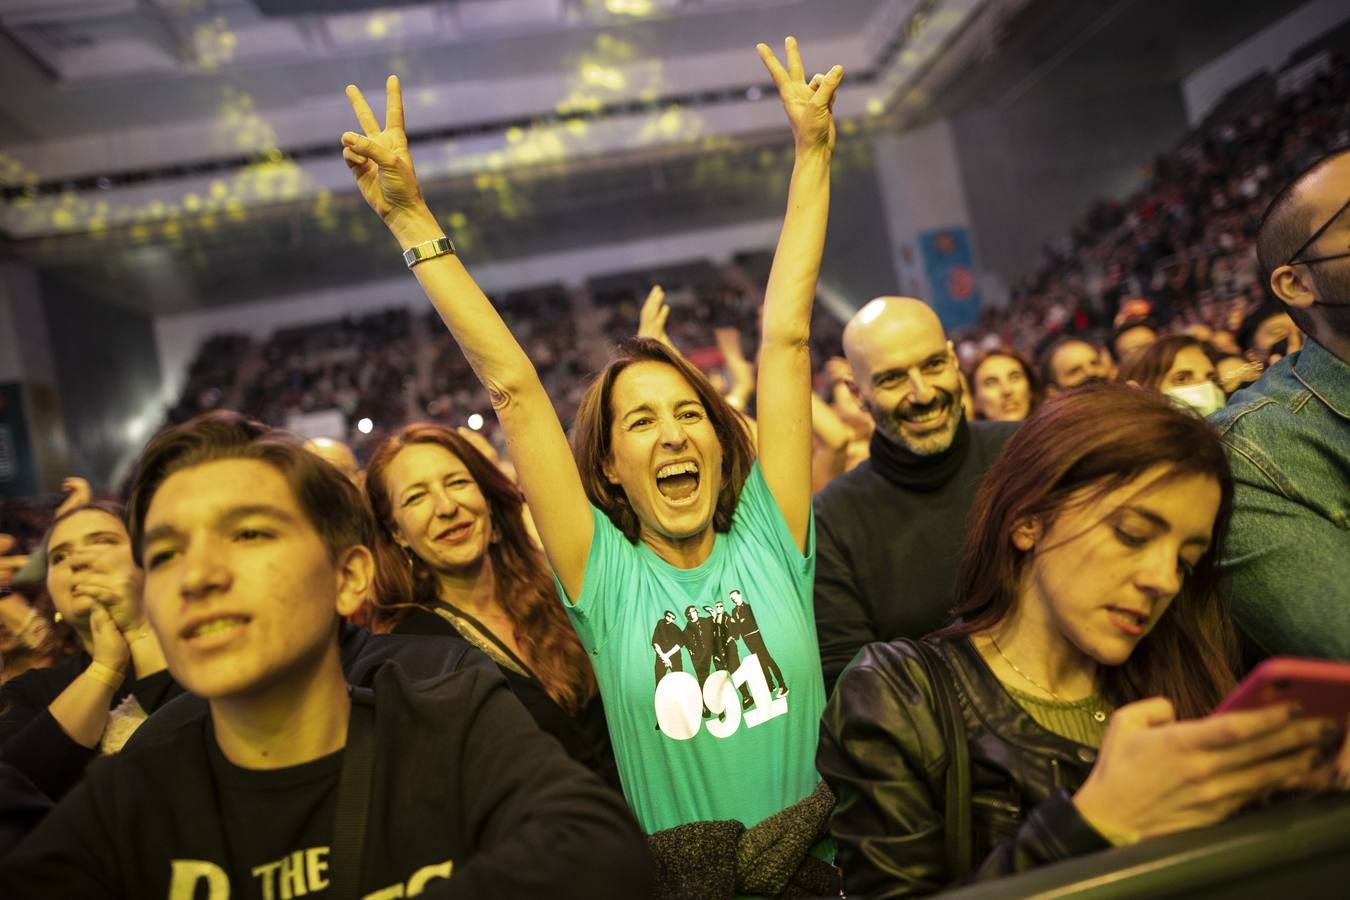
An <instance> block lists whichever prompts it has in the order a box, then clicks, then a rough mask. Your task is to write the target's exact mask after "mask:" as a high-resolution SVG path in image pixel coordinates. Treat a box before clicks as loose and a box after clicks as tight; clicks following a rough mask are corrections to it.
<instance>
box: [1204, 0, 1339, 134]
mask: <svg viewBox="0 0 1350 900" xmlns="http://www.w3.org/2000/svg"><path fill="white" fill-rule="evenodd" d="M1347 21H1350V3H1346V2H1345V0H1312V2H1310V3H1306V4H1304V5H1303V6H1301V7H1299V8H1298V9H1297V10H1295V11H1294V12H1292V13H1290V14H1289V15H1287V16H1285V17H1284V18H1282V19H1280V20H1279V21H1277V22H1275V23H1274V24H1273V25H1271V26H1269V27H1268V28H1263V29H1262V30H1261V31H1259V32H1257V33H1256V34H1254V35H1252V36H1251V37H1250V38H1248V39H1247V40H1245V41H1243V42H1242V43H1240V44H1238V45H1237V46H1236V47H1234V48H1232V49H1231V50H1229V51H1228V52H1227V53H1224V54H1223V55H1222V56H1220V57H1218V58H1217V59H1215V60H1213V61H1212V62H1210V63H1208V64H1207V65H1205V66H1202V67H1201V68H1199V69H1197V70H1196V71H1195V72H1194V73H1192V74H1191V75H1190V76H1189V77H1187V78H1186V80H1185V81H1184V82H1182V85H1181V93H1182V96H1183V97H1184V99H1185V104H1186V120H1187V121H1188V122H1190V124H1191V125H1198V124H1199V123H1200V122H1201V121H1202V120H1203V119H1204V118H1205V115H1206V114H1207V113H1208V112H1209V111H1210V110H1211V109H1213V108H1214V105H1215V104H1216V103H1218V102H1219V101H1220V100H1222V99H1223V95H1224V94H1225V93H1227V91H1228V90H1229V88H1232V87H1233V86H1234V85H1238V84H1241V83H1242V82H1244V81H1246V80H1247V79H1248V78H1250V77H1251V76H1253V75H1256V74H1257V73H1259V72H1263V71H1278V70H1279V69H1280V68H1282V67H1283V66H1284V65H1285V64H1286V63H1288V62H1290V61H1291V60H1290V59H1289V55H1290V54H1291V53H1292V52H1293V51H1295V50H1297V49H1298V48H1299V47H1301V46H1303V45H1304V44H1306V43H1308V42H1309V41H1313V40H1316V39H1317V38H1318V37H1320V36H1322V35H1323V34H1326V33H1327V32H1328V31H1331V30H1332V29H1334V28H1336V27H1337V26H1339V25H1341V24H1342V23H1345V22H1347Z"/></svg>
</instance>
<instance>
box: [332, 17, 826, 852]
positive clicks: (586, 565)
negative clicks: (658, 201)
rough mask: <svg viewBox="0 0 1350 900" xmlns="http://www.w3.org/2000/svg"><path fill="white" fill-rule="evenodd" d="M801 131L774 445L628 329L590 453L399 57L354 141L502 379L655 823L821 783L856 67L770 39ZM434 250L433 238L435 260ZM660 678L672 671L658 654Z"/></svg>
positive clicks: (565, 590)
mask: <svg viewBox="0 0 1350 900" xmlns="http://www.w3.org/2000/svg"><path fill="white" fill-rule="evenodd" d="M758 51H759V55H760V57H761V59H762V60H763V62H764V65H765V66H766V68H767V69H768V70H769V73H770V74H771V75H772V77H773V79H774V82H775V83H776V84H777V86H778V90H779V93H780V96H781V98H782V101H783V106H784V108H785V110H786V112H787V116H788V120H789V123H790V125H791V127H792V133H793V138H794V141H795V150H796V155H795V163H794V166H793V170H792V178H791V182H790V186H789V190H788V208H787V214H786V216H785V219H784V222H783V230H782V233H781V236H780V237H779V241H778V247H777V251H776V253H775V256H774V263H773V268H772V270H771V272H770V275H769V283H768V287H767V289H766V292H765V311H764V324H763V337H762V346H761V351H760V356H759V372H758V397H759V405H758V413H759V447H760V454H759V457H758V459H755V457H754V455H753V451H752V449H751V443H750V439H749V435H748V434H747V432H746V430H745V428H744V426H743V425H742V424H741V420H740V419H739V417H738V416H737V415H736V413H735V411H734V410H732V409H731V408H730V407H729V406H728V405H727V404H726V402H725V401H724V400H722V399H721V398H720V397H718V396H717V394H716V392H715V391H714V390H713V389H712V387H711V385H710V384H709V383H708V381H707V379H706V378H704V377H703V375H702V374H701V373H699V372H698V371H697V370H696V369H694V368H693V367H691V366H690V365H688V364H687V363H685V362H684V361H683V360H682V359H680V358H679V357H678V356H677V355H675V354H672V353H671V352H670V351H669V350H668V349H667V348H665V347H664V346H663V345H661V344H660V343H658V342H656V341H652V340H642V339H637V340H633V341H629V342H626V343H625V344H624V345H623V346H622V347H621V348H620V350H619V354H618V356H617V358H616V359H614V360H613V361H612V362H611V363H610V364H609V365H608V366H607V367H606V368H605V369H604V370H603V371H602V372H601V373H600V375H599V377H598V378H597V379H596V380H595V382H594V383H593V384H592V385H591V387H590V389H589V391H588V393H587V395H586V397H585V399H584V400H583V402H582V407H581V411H580V412H579V414H578V419H577V426H576V436H575V441H576V463H575V464H574V463H573V462H572V461H571V459H572V456H571V453H570V452H569V447H568V444H567V438H566V436H565V434H564V432H563V428H562V426H561V425H560V423H559V422H558V419H557V416H556V414H555V413H554V412H553V409H552V406H551V403H550V401H549V398H548V395H547V394H546V393H545V391H544V387H543V385H542V383H541V382H540V380H539V377H538V375H537V373H536V372H535V370H534V367H533V366H532V365H531V363H530V361H529V359H528V358H527V357H526V355H525V353H524V351H523V350H522V349H521V347H520V345H519V344H518V343H517V342H516V341H515V340H514V338H513V337H512V336H511V334H510V332H509V331H508V330H507V327H506V325H505V324H504V323H503V321H502V319H501V317H500V316H499V315H498V314H497V312H496V310H494V309H493V307H492V305H491V302H490V301H489V300H488V299H487V297H485V296H484V295H483V292H482V291H481V290H480V289H479V288H478V286H477V285H476V284H475V283H474V281H473V279H472V278H471V277H470V276H469V274H468V272H467V271H466V270H465V268H464V266H463V265H462V264H461V262H460V260H459V258H458V257H457V256H455V255H454V253H453V251H452V250H451V249H450V248H449V247H448V246H447V245H446V244H445V243H443V242H441V243H438V242H439V241H440V240H441V239H442V238H443V237H444V233H443V230H442V228H441V226H440V225H438V224H437V222H436V218H435V216H434V215H433V214H432V213H431V211H430V210H429V209H428V208H427V206H426V204H425V202H424V201H423V198H422V195H421V192H420V189H419V187H418V184H417V179H416V176H415V174H414V172H413V165H412V160H411V158H410V155H409V152H408V144H407V137H406V135H405V133H404V130H403V103H402V97H401V92H400V87H399V83H398V80H397V78H395V77H390V79H389V80H388V83H387V86H386V90H387V109H386V119H385V124H384V127H383V128H381V126H380V124H379V122H378V120H377V119H376V117H375V114H374V113H373V111H372V110H371V108H370V106H369V105H368V104H367V102H366V100H365V98H364V97H363V96H362V95H361V92H360V91H359V90H358V89H357V88H356V87H355V86H349V87H348V88H347V96H348V99H349V100H350V101H351V103H352V107H353V109H354V111H355V113H356V117H357V120H358V122H359V124H360V126H361V128H362V130H363V131H364V134H356V133H354V132H347V133H345V134H344V135H343V136H342V143H343V157H344V159H345V160H346V161H347V164H348V166H349V168H350V169H351V171H352V174H353V176H354V177H355V179H356V182H357V185H358V186H359V188H360V189H361V192H362V194H363V196H364V197H365V199H366V201H367V202H368V203H369V204H370V206H371V208H372V209H374V210H375V212H376V213H377V214H379V216H380V218H381V219H382V220H383V221H384V222H385V224H386V225H387V226H388V227H389V229H390V231H391V232H392V233H393V235H394V236H395V238H397V239H398V241H399V244H400V245H401V247H402V248H403V249H404V251H405V254H407V255H408V256H409V258H410V259H411V261H412V262H413V263H415V266H414V269H413V271H414V274H415V275H416V276H417V279H418V281H419V283H420V284H421V285H422V288H423V290H424V291H425V292H426V294H427V296H428V298H429V299H430V300H431V302H432V305H433V306H435V308H436V310H437V311H438V312H439V313H440V315H441V318H442V319H443V320H444V321H445V323H446V325H447V326H448V327H449V329H450V331H451V333H452V334H453V335H454V338H455V340H456V342H457V343H458V344H459V346H460V348H461V349H462V350H463V351H464V354H465V356H466V357H467V358H468V360H469V362H470V363H471V365H472V366H473V369H474V372H475V373H476V374H477V376H478V378H479V380H480V381H481V382H482V383H483V385H484V386H485V387H486V388H487V390H488V392H489V394H490V396H491V397H492V402H493V405H494V407H495V408H496V410H497V415H498V417H499V419H500V421H501V424H502V428H503V430H504V432H505V434H506V438H507V443H508V445H509V448H510V453H511V457H512V459H513V460H514V461H515V464H516V468H517V472H518V474H519V477H520V484H521V487H522V488H523V490H524V493H525V497H526V499H527V501H528V502H529V505H530V509H531V511H532V513H533V515H534V519H535V523H536V525H537V527H538V530H539V535H540V538H541V540H542V541H543V544H544V550H545V552H546V554H547V556H548V560H549V563H550V565H551V566H552V568H553V572H554V575H555V578H556V581H557V585H558V588H559V591H560V593H561V594H562V595H563V597H564V598H565V602H566V605H567V611H568V613H569V615H570V616H571V619H572V622H573V625H574V626H575V627H576V629H577V632H578V634H579V635H580V637H581V640H582V644H583V646H585V647H586V649H587V651H588V652H589V653H590V654H591V658H592V661H593V663H594V666H595V672H596V676H597V679H598V681H599V684H600V688H601V693H602V694H603V696H604V700H605V709H606V714H607V717H608V721H609V729H610V733H611V735H612V737H613V743H614V750H615V756H616V758H617V761H618V764H619V772H620V776H621V779H622V782H623V787H624V792H625V795H626V796H627V798H628V801H629V803H630V804H631V806H632V807H633V810H634V812H635V813H636V814H637V816H638V819H639V820H640V821H641V822H642V824H643V826H644V827H645V828H646V829H647V831H648V832H649V833H652V832H657V831H660V830H662V829H667V828H671V827H673V826H678V825H683V824H686V823H690V822H695V821H703V820H728V819H734V820H738V821H739V822H741V823H743V824H744V825H746V826H751V825H754V824H755V823H758V822H760V821H761V820H763V819H765V818H766V817H768V816H771V815H772V814H773V813H776V812H778V811H779V810H782V809H784V808H785V807H788V806H790V805H792V804H794V803H797V802H798V801H801V800H803V799H804V798H806V797H808V795H810V794H811V793H812V792H813V790H814V789H815V788H816V786H817V784H818V783H819V776H818V775H817V774H816V771H815V767H814V765H813V760H814V754H815V747H816V742H817V737H818V730H819V719H820V713H821V710H822V708H823V706H824V699H825V698H824V690H823V686H822V681H821V674H820V661H819V654H818V651H817V648H816V639H815V623H814V620H813V616H812V610H811V585H812V578H813V574H814V569H815V559H814V556H813V548H812V543H813V541H812V523H811V473H810V462H811V403H810V394H811V383H810V378H811V369H810V359H809V353H808V337H809V326H810V313H811V303H812V300H813V298H814V294H815V287H816V278H817V275H818V273H819V269H820V257H821V251H822V249H823V247H824V242H825V224H826V220H827V218H828V213H829V175H830V159H831V156H832V154H833V150H834V138H835V128H834V121H833V114H832V105H833V100H834V95H835V90H836V88H837V87H838V86H839V82H840V80H841V79H842V78H843V69H842V68H841V67H839V66H835V67H834V68H832V69H831V70H830V71H829V72H828V73H827V74H825V75H816V76H815V77H813V78H812V79H811V80H810V81H809V82H808V81H807V80H806V78H805V74H804V69H803V66H802V60H801V55H800V53H799V52H798V49H797V44H796V41H795V40H794V39H793V38H788V39H787V42H786V59H787V65H786V67H784V66H783V64H781V63H780V62H779V61H778V59H777V58H776V57H775V55H774V54H773V52H772V51H771V50H770V49H769V48H768V47H767V46H765V45H763V44H761V45H759V47H758ZM418 256H423V257H429V258H425V259H424V260H422V261H419V260H417V259H416V257H418ZM654 669H655V671H656V675H657V678H656V679H655V683H653V670H654Z"/></svg>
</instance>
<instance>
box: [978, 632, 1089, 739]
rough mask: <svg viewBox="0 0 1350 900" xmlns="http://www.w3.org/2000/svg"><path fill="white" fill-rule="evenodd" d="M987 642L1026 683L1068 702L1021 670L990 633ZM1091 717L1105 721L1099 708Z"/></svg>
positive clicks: (1063, 701) (1062, 701)
mask: <svg viewBox="0 0 1350 900" xmlns="http://www.w3.org/2000/svg"><path fill="white" fill-rule="evenodd" d="M989 643H991V644H993V645H994V652H996V653H997V654H998V655H999V656H1001V657H1002V658H1003V661H1004V662H1005V663H1007V664H1008V665H1009V666H1012V670H1013V671H1014V672H1016V673H1017V674H1018V675H1021V676H1022V677H1023V678H1024V679H1026V681H1027V683H1029V684H1031V685H1033V686H1034V687H1035V688H1036V689H1037V690H1039V691H1043V692H1045V693H1047V694H1049V695H1050V696H1051V697H1052V698H1054V699H1055V700H1057V701H1058V702H1060V703H1067V702H1068V701H1067V700H1065V699H1064V698H1063V697H1061V696H1060V695H1059V694H1056V693H1055V692H1054V691H1052V690H1050V689H1049V688H1048V687H1046V686H1045V685H1043V684H1041V683H1040V682H1039V681H1037V680H1036V679H1034V678H1032V677H1031V676H1030V675H1028V674H1027V673H1026V672H1023V671H1022V670H1021V669H1020V668H1018V666H1017V663H1015V662H1013V661H1012V660H1011V659H1009V658H1008V654H1006V653H1004V652H1003V648H1002V647H1000V646H999V645H998V640H997V639H996V638H995V637H994V636H993V635H992V634H991V635H989ZM1092 718H1093V719H1094V720H1095V721H1097V722H1105V721H1106V713H1104V712H1102V711H1101V710H1100V709H1095V710H1093V711H1092Z"/></svg>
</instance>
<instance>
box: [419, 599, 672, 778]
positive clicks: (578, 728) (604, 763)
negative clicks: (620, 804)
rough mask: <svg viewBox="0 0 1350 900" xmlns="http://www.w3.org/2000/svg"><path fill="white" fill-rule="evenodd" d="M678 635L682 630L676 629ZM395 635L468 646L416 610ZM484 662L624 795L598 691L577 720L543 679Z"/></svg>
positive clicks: (572, 750) (449, 629) (542, 725)
mask: <svg viewBox="0 0 1350 900" xmlns="http://www.w3.org/2000/svg"><path fill="white" fill-rule="evenodd" d="M676 633H677V634H678V633H679V630H678V629H676ZM393 635H394V636H396V637H404V636H407V635H436V636H443V637H445V638H447V639H452V640H454V641H457V642H464V638H462V637H461V636H460V634H459V632H458V631H456V630H455V626H453V625H451V624H450V623H449V622H447V621H446V620H445V619H442V618H441V617H440V616H438V615H436V613H434V612H432V611H431V610H429V609H412V610H410V611H409V613H408V615H407V617H406V618H405V619H404V620H403V621H402V622H401V623H399V625H398V627H397V628H395V629H394V631H393ZM483 658H484V659H485V660H487V661H488V662H489V663H491V664H492V665H493V666H494V667H495V668H496V669H497V670H498V671H499V672H501V673H502V675H503V676H505V678H506V684H507V686H509V687H510V688H511V692H512V693H514V694H515V695H516V697H517V699H519V700H520V702H521V703H522V704H523V705H524V706H525V709H526V710H527V711H528V712H529V714H530V715H531V716H533V717H534V721H535V722H537V723H538V724H539V727H540V728H542V729H543V730H544V731H545V732H546V733H547V734H551V735H553V736H554V737H555V738H557V739H558V743H560V744H562V745H563V749H564V750H566V751H567V755H568V756H570V757H572V758H573V759H575V760H576V761H577V762H579V763H581V764H582V765H583V766H585V767H586V768H588V769H590V770H591V771H592V772H594V773H595V774H597V775H599V776H600V778H601V780H603V781H604V782H605V784H607V785H609V786H610V787H612V788H614V790H616V791H618V792H620V793H623V787H622V785H620V784H619V768H618V765H617V764H616V763H615V762H614V749H613V747H611V746H610V743H609V725H608V724H607V723H606V722H605V705H604V702H603V701H602V700H601V699H600V692H599V691H597V692H596V693H595V696H594V697H592V698H591V699H590V702H589V703H587V704H586V706H585V707H584V708H583V709H582V710H581V711H580V712H579V713H577V714H576V715H575V716H573V715H569V714H568V712H567V710H565V709H563V708H562V707H561V706H559V705H558V703H557V701H555V700H554V699H553V698H552V697H550V696H549V695H548V691H546V690H544V685H543V684H541V683H540V681H539V679H537V678H533V677H531V676H529V675H522V674H520V673H519V672H515V671H512V670H511V669H508V668H505V667H502V666H498V665H496V663H492V661H491V659H490V657H488V656H487V655H486V654H483Z"/></svg>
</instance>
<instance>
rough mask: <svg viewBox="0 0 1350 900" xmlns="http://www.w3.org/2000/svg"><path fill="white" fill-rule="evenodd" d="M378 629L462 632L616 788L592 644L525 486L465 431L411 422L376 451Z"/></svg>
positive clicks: (370, 472)
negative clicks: (539, 530)
mask: <svg viewBox="0 0 1350 900" xmlns="http://www.w3.org/2000/svg"><path fill="white" fill-rule="evenodd" d="M365 490H366V499H367V501H368V502H369V503H370V507H371V510H372V511H373V512H374V513H375V519H376V522H377V523H378V524H379V528H378V530H377V531H376V534H375V545H374V547H373V548H372V549H373V550H374V552H375V600H374V602H373V603H372V604H371V606H370V608H369V617H370V620H371V622H370V624H371V627H372V629H373V630H375V631H392V632H394V633H396V634H452V635H459V636H461V637H463V638H464V639H465V640H467V641H468V642H469V643H471V644H473V645H474V646H476V647H477V648H478V649H480V650H482V651H483V652H484V653H486V654H487V655H488V656H489V657H491V658H492V660H493V662H495V663H496V664H497V667H498V668H499V669H501V671H502V674H503V675H505V676H506V680H507V682H508V683H509V684H510V685H511V689H512V691H514V692H515V694H516V696H517V697H518V698H519V699H520V701H521V702H522V703H524V704H525V708H526V709H528V710H529V711H530V713H531V715H533V716H534V718H535V721H537V722H538V723H539V726H540V727H541V728H543V729H544V730H545V731H547V732H548V733H550V734H552V735H553V736H554V737H556V738H557V739H558V741H559V742H560V743H561V744H562V745H563V747H564V748H565V749H566V750H567V752H568V754H569V755H571V756H572V758H573V759H576V760H577V761H578V762H580V763H582V764H583V765H585V766H587V767H588V768H590V769H592V770H594V771H595V772H596V773H597V774H599V775H600V776H601V777H602V778H604V779H605V780H606V781H607V782H608V783H609V784H610V786H612V787H614V788H615V789H616V790H617V789H618V788H619V777H618V772H617V771H616V770H615V768H614V755H613V752H612V751H611V749H610V743H609V735H608V733H607V732H606V729H605V714H604V708H603V707H602V705H601V703H600V697H599V694H598V693H597V689H596V684H595V673H594V672H593V671H592V670H591V663H590V660H589V659H587V657H586V651H584V650H583V649H582V648H581V642H580V641H579V640H577V636H576V632H575V631H573V630H572V627H571V625H569V624H568V622H567V616H566V615H565V614H564V613H563V610H562V607H560V606H559V605H558V598H557V596H556V594H555V593H554V591H553V578H552V576H551V575H550V574H549V570H548V562H547V561H546V560H545V559H544V555H543V553H541V552H540V551H539V549H538V548H537V547H536V546H535V545H534V542H533V541H532V540H531V538H530V535H529V532H528V530H527V529H526V527H525V521H524V517H523V511H524V498H523V497H522V496H521V493H520V489H519V488H517V487H516V486H515V484H513V483H512V482H511V480H510V479H508V478H507V477H506V475H504V474H503V473H502V471H501V470H500V469H498V468H497V467H496V466H495V465H493V463H492V462H491V461H490V460H488V459H487V458H486V457H484V456H483V454H482V453H480V452H478V450H477V449H475V448H474V446H473V445H472V444H471V443H470V442H469V441H468V440H466V439H465V438H464V437H462V436H460V435H459V434H457V433H455V432H454V431H453V430H451V429H449V428H446V427H445V426H443V425H436V424H433V423H430V422H422V423H416V424H413V425H408V426H406V427H405V428H403V429H402V430H401V431H399V432H398V433H397V434H394V435H391V436H390V437H389V438H387V439H386V440H385V441H384V442H383V443H382V444H380V446H379V447H377V448H376V450H375V452H374V454H372V455H371V458H370V464H369V465H368V466H367V467H366V482H365Z"/></svg>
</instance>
